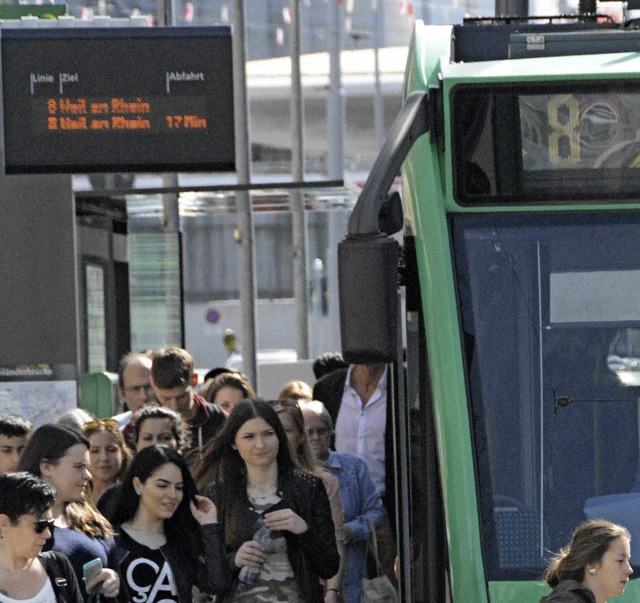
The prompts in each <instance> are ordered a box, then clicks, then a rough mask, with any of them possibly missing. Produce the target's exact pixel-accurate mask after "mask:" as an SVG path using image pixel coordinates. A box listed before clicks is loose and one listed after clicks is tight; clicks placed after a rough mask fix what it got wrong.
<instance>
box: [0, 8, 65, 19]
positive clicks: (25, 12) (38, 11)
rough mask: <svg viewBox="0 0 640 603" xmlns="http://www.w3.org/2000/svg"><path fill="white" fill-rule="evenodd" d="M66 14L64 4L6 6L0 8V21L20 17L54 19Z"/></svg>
mask: <svg viewBox="0 0 640 603" xmlns="http://www.w3.org/2000/svg"><path fill="white" fill-rule="evenodd" d="M66 14H67V5H66V4H7V5H4V6H0V19H3V20H4V19H20V17H29V16H31V17H40V19H55V18H56V17H62V16H63V15H66Z"/></svg>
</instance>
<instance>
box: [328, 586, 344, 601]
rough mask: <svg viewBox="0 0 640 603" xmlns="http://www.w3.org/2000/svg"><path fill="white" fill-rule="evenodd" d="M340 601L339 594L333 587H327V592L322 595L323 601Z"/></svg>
mask: <svg viewBox="0 0 640 603" xmlns="http://www.w3.org/2000/svg"><path fill="white" fill-rule="evenodd" d="M340 601H342V599H341V597H340V594H339V593H337V592H336V590H335V589H327V593H326V594H325V596H324V603H339V602H340Z"/></svg>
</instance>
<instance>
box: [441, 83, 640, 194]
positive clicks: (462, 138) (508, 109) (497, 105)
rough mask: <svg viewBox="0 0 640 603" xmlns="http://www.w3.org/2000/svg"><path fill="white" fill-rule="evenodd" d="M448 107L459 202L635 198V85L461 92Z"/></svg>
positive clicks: (638, 176) (638, 161) (638, 160)
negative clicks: (451, 126) (456, 161)
mask: <svg viewBox="0 0 640 603" xmlns="http://www.w3.org/2000/svg"><path fill="white" fill-rule="evenodd" d="M453 104H454V109H453V110H454V116H455V117H454V119H453V124H454V129H455V131H454V156H455V157H461V161H460V162H459V163H458V164H457V166H456V174H455V191H456V198H457V199H458V200H459V201H460V202H461V203H466V204H487V203H514V202H517V203H525V202H527V203H531V202H533V203H535V202H543V201H554V200H558V201H563V200H564V201H576V202H584V201H585V200H593V199H597V200H603V199H606V200H620V199H626V198H631V199H637V191H638V188H639V186H640V169H638V168H640V136H639V133H640V90H638V84H637V82H636V83H635V84H631V83H624V82H619V81H618V82H611V81H608V82H607V81H598V82H597V83H592V84H576V83H575V82H574V83H571V84H567V83H562V84H558V83H553V84H550V83H548V82H547V83H544V84H537V85H535V86H533V85H530V84H529V85H526V86H514V85H510V86H509V87H508V88H505V86H504V85H502V86H494V87H459V88H455V89H454V92H453Z"/></svg>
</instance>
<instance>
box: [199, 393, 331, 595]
mask: <svg viewBox="0 0 640 603" xmlns="http://www.w3.org/2000/svg"><path fill="white" fill-rule="evenodd" d="M195 471H196V481H197V483H198V484H199V485H200V487H201V488H202V487H207V489H206V491H205V492H206V493H207V494H209V495H210V496H211V498H212V499H213V500H214V502H215V503H216V504H217V505H218V508H219V510H220V514H221V518H222V521H223V523H224V530H225V541H226V545H227V551H228V555H229V558H230V565H231V569H232V572H233V573H234V575H235V577H236V580H235V582H234V586H233V588H232V589H231V590H230V592H228V593H227V594H226V595H225V596H224V597H223V599H222V600H223V601H225V602H226V601H241V600H242V601H252V600H253V601H254V600H256V597H257V596H259V595H260V596H262V597H266V598H264V599H263V600H268V601H270V602H279V601H291V602H300V603H321V602H322V601H323V592H322V586H321V584H320V579H321V578H322V579H325V580H326V579H328V578H331V577H332V576H334V575H335V574H336V572H337V571H338V568H339V565H340V556H339V554H338V550H337V548H336V540H335V533H334V526H333V521H332V520H331V510H330V507H329V500H328V498H327V493H326V491H325V488H324V485H323V483H322V481H321V480H320V479H319V478H317V477H315V476H313V475H310V474H308V473H306V472H302V471H300V470H298V469H297V468H296V467H295V465H294V463H293V461H292V459H291V454H290V452H289V445H288V442H287V436H286V434H285V431H284V428H283V427H282V423H281V422H280V419H279V418H278V415H277V414H276V412H275V411H274V410H273V409H272V408H271V406H270V405H269V404H268V403H267V402H263V401H258V400H244V401H242V402H240V403H239V404H238V405H237V406H236V407H235V408H234V410H233V412H232V413H231V415H230V417H229V418H228V419H227V421H226V423H225V425H224V427H223V429H222V431H221V432H220V434H219V435H218V436H217V437H216V438H215V440H213V441H212V442H211V444H210V445H209V447H208V449H207V451H206V453H205V455H204V457H203V459H202V460H201V462H200V463H199V464H198V466H197V467H196V468H195ZM261 525H264V526H265V528H266V529H267V530H268V531H269V534H268V536H267V538H266V539H265V540H262V544H261V543H260V541H261V539H260V538H259V539H258V540H256V539H255V538H256V536H255V535H256V532H257V530H258V528H259V527H260V526H261ZM243 568H249V569H250V570H251V572H250V573H254V577H253V582H252V583H250V582H251V581H249V582H244V581H241V580H240V579H239V578H240V577H241V575H244V574H245V573H247V570H246V569H243ZM257 571H259V574H258V576H257V578H256V577H255V573H256V572H257Z"/></svg>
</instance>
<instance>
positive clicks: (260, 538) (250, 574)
mask: <svg viewBox="0 0 640 603" xmlns="http://www.w3.org/2000/svg"><path fill="white" fill-rule="evenodd" d="M259 525H260V527H259V528H258V530H257V531H256V533H255V534H254V535H253V540H255V541H256V542H257V543H258V544H259V545H260V546H262V548H263V549H264V552H265V553H269V552H271V551H272V545H273V540H272V538H271V528H268V527H267V526H265V525H264V523H263V522H262V521H260V522H259ZM260 570H261V568H259V567H248V566H247V565H243V566H242V568H241V569H240V574H239V576H238V579H239V580H240V582H244V583H245V584H255V582H256V580H257V579H258V575H259V574H260Z"/></svg>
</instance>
